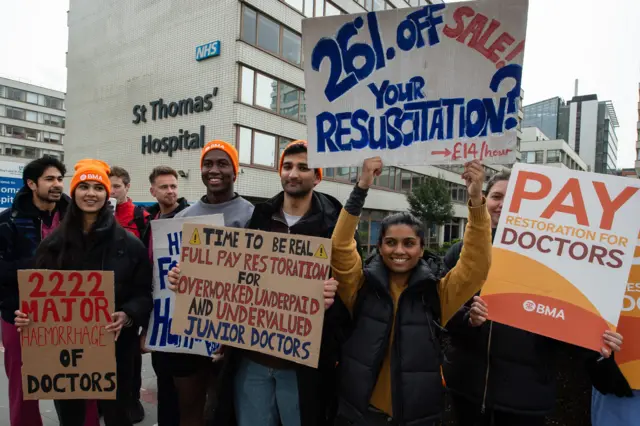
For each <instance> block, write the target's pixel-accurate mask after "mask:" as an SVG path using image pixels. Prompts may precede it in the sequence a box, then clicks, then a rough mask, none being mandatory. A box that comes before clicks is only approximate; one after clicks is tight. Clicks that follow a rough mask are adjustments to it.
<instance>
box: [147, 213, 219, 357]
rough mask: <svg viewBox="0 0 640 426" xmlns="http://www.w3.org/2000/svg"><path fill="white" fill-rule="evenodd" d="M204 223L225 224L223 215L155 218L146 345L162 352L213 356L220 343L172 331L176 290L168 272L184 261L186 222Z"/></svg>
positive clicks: (153, 222) (152, 230)
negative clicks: (168, 282) (150, 308)
mask: <svg viewBox="0 0 640 426" xmlns="http://www.w3.org/2000/svg"><path fill="white" fill-rule="evenodd" d="M186 222H189V223H203V224H207V225H215V226H224V216H223V215H221V214H216V215H208V216H194V217H184V218H174V219H159V220H153V221H151V235H152V236H153V312H152V314H151V318H150V319H149V327H148V328H147V338H146V341H145V346H146V347H147V349H150V350H152V351H158V352H176V353H190V354H195V355H203V356H211V355H213V353H214V352H215V351H216V350H218V348H219V346H220V345H218V344H217V343H214V342H207V341H204V340H201V339H193V338H191V337H184V336H179V335H175V334H172V333H171V322H172V314H173V310H174V307H175V293H174V292H173V291H171V290H169V289H168V288H167V275H168V274H169V271H170V270H171V268H173V267H174V266H175V264H176V263H177V262H178V261H179V260H180V249H181V245H182V225H183V224H184V223H186Z"/></svg>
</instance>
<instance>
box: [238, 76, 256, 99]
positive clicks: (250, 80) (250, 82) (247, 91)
mask: <svg viewBox="0 0 640 426" xmlns="http://www.w3.org/2000/svg"><path fill="white" fill-rule="evenodd" d="M240 69H241V71H240V73H241V80H242V81H241V83H240V84H241V86H240V102H243V103H245V104H250V105H253V93H254V90H253V86H254V81H255V74H256V73H255V71H253V70H252V69H251V68H247V67H240Z"/></svg>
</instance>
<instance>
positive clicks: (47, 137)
mask: <svg viewBox="0 0 640 426" xmlns="http://www.w3.org/2000/svg"><path fill="white" fill-rule="evenodd" d="M42 141H43V142H48V143H62V135H60V134H58V133H51V132H43V137H42Z"/></svg>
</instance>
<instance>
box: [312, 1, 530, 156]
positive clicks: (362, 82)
mask: <svg viewBox="0 0 640 426" xmlns="http://www.w3.org/2000/svg"><path fill="white" fill-rule="evenodd" d="M527 12H528V0H510V1H509V2H507V4H505V2H499V1H498V2H495V1H494V2H490V1H483V2H477V1H474V2H461V3H452V4H446V5H445V4H434V5H429V6H424V7H420V8H410V9H394V10H389V11H384V12H369V13H366V14H358V15H340V16H332V17H326V18H316V19H305V20H303V21H302V41H303V51H304V52H306V55H307V56H306V58H305V61H304V73H305V74H304V75H305V86H306V91H305V98H306V105H307V118H308V120H309V132H308V135H307V137H308V141H309V147H310V150H309V164H310V165H311V166H313V167H336V166H359V165H360V164H361V163H362V160H363V159H364V158H367V157H371V156H373V155H379V156H381V157H382V159H383V161H385V163H387V164H394V165H423V164H445V163H463V162H466V161H470V160H473V159H480V160H482V161H484V162H485V163H500V164H510V163H513V162H514V161H515V147H516V142H517V137H516V127H517V125H518V104H519V98H520V82H521V77H522V62H523V57H524V45H525V33H526V24H527Z"/></svg>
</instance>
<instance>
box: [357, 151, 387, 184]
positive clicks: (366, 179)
mask: <svg viewBox="0 0 640 426" xmlns="http://www.w3.org/2000/svg"><path fill="white" fill-rule="evenodd" d="M380 173H382V159H381V158H380V157H372V158H367V159H366V160H364V162H363V163H362V173H361V174H360V179H358V186H359V187H360V188H362V189H369V187H371V185H373V180H374V179H375V178H376V177H377V176H380Z"/></svg>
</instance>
